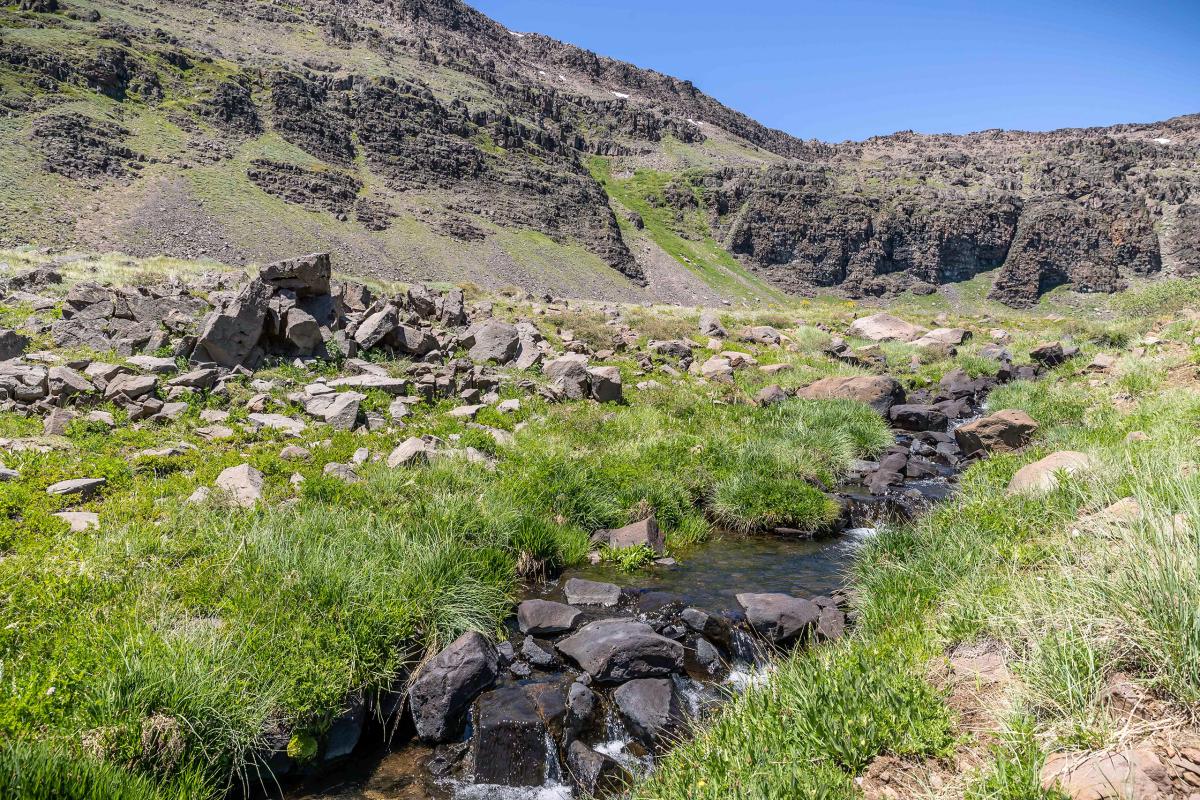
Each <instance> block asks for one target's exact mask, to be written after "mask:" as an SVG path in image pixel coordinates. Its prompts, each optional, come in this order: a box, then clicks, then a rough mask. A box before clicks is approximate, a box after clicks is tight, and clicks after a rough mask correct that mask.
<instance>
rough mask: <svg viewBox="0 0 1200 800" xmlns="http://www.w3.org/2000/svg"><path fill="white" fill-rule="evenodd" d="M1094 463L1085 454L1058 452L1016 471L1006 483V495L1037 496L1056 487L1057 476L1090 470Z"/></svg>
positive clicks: (1072, 451) (1066, 451) (1071, 451)
mask: <svg viewBox="0 0 1200 800" xmlns="http://www.w3.org/2000/svg"><path fill="white" fill-rule="evenodd" d="M1094 465H1095V461H1094V460H1093V459H1092V457H1091V456H1089V455H1088V454H1086V453H1079V452H1076V451H1074V450H1060V451H1059V452H1057V453H1051V454H1050V455H1048V456H1046V457H1045V458H1043V459H1041V460H1040V461H1035V462H1033V463H1032V464H1026V465H1025V466H1023V467H1021V468H1020V469H1019V470H1017V474H1016V475H1013V477H1012V480H1011V481H1009V483H1008V494H1010V495H1026V496H1034V497H1036V496H1038V495H1042V494H1046V493H1047V492H1051V491H1053V490H1054V489H1055V488H1056V487H1057V486H1058V480H1059V475H1062V474H1066V475H1074V474H1076V473H1078V472H1084V471H1086V470H1088V469H1091V468H1092V467H1093V466H1094Z"/></svg>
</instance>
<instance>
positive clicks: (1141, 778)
mask: <svg viewBox="0 0 1200 800" xmlns="http://www.w3.org/2000/svg"><path fill="white" fill-rule="evenodd" d="M1191 774H1194V773H1191ZM1040 778H1041V784H1042V788H1043V789H1045V790H1047V791H1051V790H1057V791H1058V792H1063V793H1065V794H1066V796H1067V797H1069V798H1071V800H1160V798H1167V797H1174V796H1176V795H1175V794H1174V793H1172V792H1170V786H1171V781H1170V778H1171V776H1170V773H1169V772H1168V771H1167V768H1166V767H1165V766H1164V765H1163V763H1162V761H1160V760H1159V758H1158V756H1156V755H1155V754H1154V751H1153V750H1151V749H1150V748H1140V749H1133V750H1124V751H1121V752H1117V753H1111V752H1101V753H1056V754H1054V755H1052V756H1050V757H1049V758H1047V759H1046V763H1045V765H1044V766H1043V767H1042V770H1041V773H1040Z"/></svg>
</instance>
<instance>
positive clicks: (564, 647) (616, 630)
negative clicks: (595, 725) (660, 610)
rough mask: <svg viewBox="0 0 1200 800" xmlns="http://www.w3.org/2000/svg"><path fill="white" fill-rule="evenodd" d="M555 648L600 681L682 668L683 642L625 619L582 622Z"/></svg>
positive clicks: (665, 672)
mask: <svg viewBox="0 0 1200 800" xmlns="http://www.w3.org/2000/svg"><path fill="white" fill-rule="evenodd" d="M558 650H559V652H560V653H562V654H563V655H565V656H567V657H568V658H570V659H571V660H572V661H574V662H575V663H576V664H578V665H579V666H580V667H581V668H582V669H583V670H585V671H586V672H587V673H588V674H589V675H591V676H592V677H593V678H595V679H596V680H598V681H601V682H603V683H621V682H623V681H627V680H632V679H634V678H654V677H660V676H663V675H670V674H671V673H673V672H680V671H682V669H683V645H681V644H680V643H679V642H676V641H672V640H671V639H668V638H667V637H665V636H660V635H659V634H657V633H655V632H654V629H653V628H651V627H650V626H649V625H646V624H645V623H642V622H635V621H633V620H628V619H608V620H598V621H596V622H592V623H590V624H588V625H585V626H584V627H583V628H582V629H580V631H579V632H578V633H576V634H575V635H574V636H571V637H570V638H568V639H566V640H564V641H562V642H560V643H559V645H558Z"/></svg>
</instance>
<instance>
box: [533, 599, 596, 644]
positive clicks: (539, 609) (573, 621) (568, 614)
mask: <svg viewBox="0 0 1200 800" xmlns="http://www.w3.org/2000/svg"><path fill="white" fill-rule="evenodd" d="M582 618H583V612H582V611H580V610H579V609H577V608H572V607H571V606H568V605H565V604H563V603H555V602H551V601H549V600H526V601H524V602H523V603H521V605H519V606H517V623H518V625H520V628H521V633H525V634H529V635H530V636H555V635H557V634H560V633H569V632H570V631H573V630H574V629H575V626H576V625H578V624H579V620H580V619H582Z"/></svg>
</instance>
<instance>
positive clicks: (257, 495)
mask: <svg viewBox="0 0 1200 800" xmlns="http://www.w3.org/2000/svg"><path fill="white" fill-rule="evenodd" d="M217 488H218V489H220V490H221V491H222V492H224V493H225V494H226V496H227V497H229V499H230V500H231V501H232V502H233V503H235V504H236V505H239V506H242V507H243V508H251V507H253V506H254V505H255V504H256V503H257V502H258V501H259V500H261V499H262V495H263V474H262V473H261V472H259V471H258V470H257V469H255V468H254V467H252V466H250V465H249V464H239V465H238V466H236V467H229V468H227V469H225V470H222V472H221V474H220V475H218V476H217Z"/></svg>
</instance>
